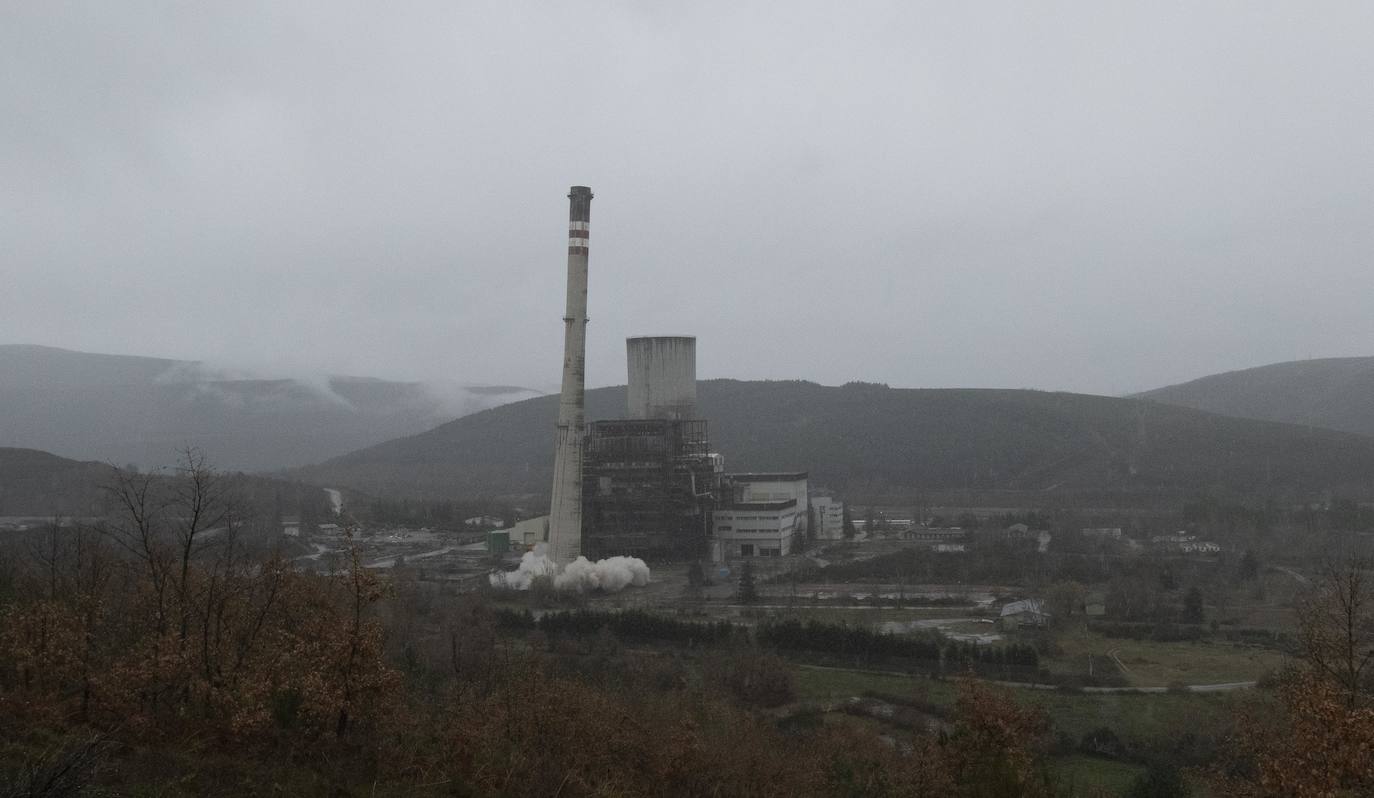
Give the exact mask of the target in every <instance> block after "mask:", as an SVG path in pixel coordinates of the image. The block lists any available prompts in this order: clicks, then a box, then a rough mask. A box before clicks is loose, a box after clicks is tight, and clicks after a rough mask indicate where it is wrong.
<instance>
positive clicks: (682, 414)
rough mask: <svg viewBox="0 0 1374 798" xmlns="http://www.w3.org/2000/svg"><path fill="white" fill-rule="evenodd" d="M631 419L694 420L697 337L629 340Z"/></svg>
mask: <svg viewBox="0 0 1374 798" xmlns="http://www.w3.org/2000/svg"><path fill="white" fill-rule="evenodd" d="M625 349H626V361H627V363H628V364H629V372H630V374H629V377H630V380H629V416H630V418H667V419H690V418H694V417H696V412H697V339H696V338H694V337H692V336H689V335H671V336H645V337H642V338H627V339H625Z"/></svg>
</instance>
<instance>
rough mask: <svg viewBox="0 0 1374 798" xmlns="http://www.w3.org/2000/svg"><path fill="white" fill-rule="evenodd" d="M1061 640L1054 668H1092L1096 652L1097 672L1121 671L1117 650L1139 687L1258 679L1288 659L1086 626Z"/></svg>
mask: <svg viewBox="0 0 1374 798" xmlns="http://www.w3.org/2000/svg"><path fill="white" fill-rule="evenodd" d="M1056 642H1057V643H1058V645H1059V647H1060V649H1061V653H1059V654H1058V655H1056V656H1054V657H1052V658H1047V659H1046V660H1045V662H1044V664H1045V665H1046V667H1048V668H1049V669H1050V670H1051V671H1053V672H1055V673H1076V674H1082V673H1087V671H1088V658H1089V656H1090V655H1091V657H1092V659H1093V668H1094V670H1095V672H1096V673H1098V674H1103V673H1112V672H1118V671H1117V667H1116V665H1115V664H1114V663H1113V661H1112V659H1111V657H1110V656H1109V654H1111V653H1115V654H1116V657H1117V658H1118V659H1120V661H1121V664H1122V665H1123V666H1125V669H1126V670H1125V672H1124V673H1123V675H1124V676H1125V678H1126V681H1127V683H1128V684H1130V685H1131V686H1134V687H1168V686H1170V685H1173V684H1219V683H1224V682H1247V681H1255V680H1257V679H1259V678H1260V677H1262V676H1264V675H1265V674H1266V673H1269V672H1272V671H1276V670H1278V669H1279V668H1281V667H1283V665H1284V663H1285V661H1286V659H1287V658H1286V657H1285V656H1284V655H1283V654H1282V653H1280V652H1277V651H1273V650H1271V649H1264V648H1257V647H1254V646H1247V645H1238V644H1234V643H1226V642H1206V641H1198V642H1177V643H1160V642H1155V641H1152V640H1125V639H1116V638H1109V637H1103V636H1102V635H1099V634H1095V633H1092V632H1082V631H1080V632H1075V633H1072V634H1064V635H1060V636H1059V637H1058V638H1057V640H1056Z"/></svg>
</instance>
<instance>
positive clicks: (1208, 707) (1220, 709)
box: [795, 666, 1275, 795]
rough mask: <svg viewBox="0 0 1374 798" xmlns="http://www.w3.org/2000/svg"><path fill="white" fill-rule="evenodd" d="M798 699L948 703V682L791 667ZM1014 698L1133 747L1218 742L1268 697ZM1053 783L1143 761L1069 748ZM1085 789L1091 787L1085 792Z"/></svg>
mask: <svg viewBox="0 0 1374 798" xmlns="http://www.w3.org/2000/svg"><path fill="white" fill-rule="evenodd" d="M795 678H796V687H797V694H798V698H799V699H800V700H802V701H808V702H815V703H819V704H823V705H831V704H836V703H839V702H841V701H843V700H845V699H847V698H850V697H852V696H859V695H863V694H865V693H877V694H882V695H890V696H909V697H911V698H915V699H920V700H922V701H928V702H930V703H932V704H935V705H937V706H945V707H952V706H953V704H954V699H955V685H954V683H953V682H950V681H944V680H939V679H929V678H924V677H920V676H901V675H890V674H884V673H881V672H873V671H853V670H841V669H828V668H817V667H810V666H797V667H796V669H795ZM1011 692H1012V696H1013V697H1014V699H1015V700H1016V701H1018V702H1020V703H1022V704H1024V705H1027V706H1035V707H1039V708H1041V709H1043V710H1044V712H1045V714H1046V716H1047V717H1048V718H1049V720H1050V723H1051V724H1052V728H1053V732H1054V733H1055V734H1056V735H1057V736H1059V737H1062V738H1067V739H1068V740H1070V741H1075V742H1076V741H1078V740H1081V739H1082V738H1083V736H1084V735H1086V734H1088V733H1089V732H1092V731H1095V730H1098V729H1103V728H1106V729H1110V730H1111V731H1112V732H1113V733H1115V734H1116V735H1117V736H1118V737H1119V738H1120V739H1121V740H1122V741H1124V742H1126V743H1127V744H1129V745H1131V746H1132V747H1134V748H1141V749H1149V750H1176V749H1177V747H1178V746H1179V745H1180V743H1181V742H1182V741H1183V739H1184V738H1185V737H1186V736H1191V737H1194V738H1199V739H1202V740H1210V741H1213V742H1215V741H1220V740H1223V739H1225V738H1226V737H1227V736H1228V735H1229V734H1230V732H1231V722H1232V719H1233V718H1234V717H1236V714H1237V711H1238V710H1239V709H1240V708H1241V707H1245V708H1247V709H1250V710H1252V711H1256V712H1259V713H1261V714H1262V713H1263V712H1264V711H1265V710H1266V709H1268V708H1272V706H1273V704H1274V701H1275V699H1274V697H1273V696H1272V694H1270V693H1269V692H1267V691H1263V690H1237V691H1233V692H1220V693H1190V692H1167V693H1086V692H1068V691H1060V690H1032V689H1013V690H1012V691H1011ZM1050 767H1051V769H1052V770H1053V771H1054V773H1055V775H1056V777H1058V779H1059V782H1060V783H1061V784H1062V785H1064V786H1065V787H1072V788H1074V790H1076V791H1078V792H1079V793H1081V792H1083V791H1087V790H1094V789H1100V790H1103V791H1105V792H1106V793H1107V794H1109V795H1117V794H1121V793H1123V792H1124V791H1125V790H1126V788H1127V787H1128V786H1129V785H1130V783H1131V782H1132V781H1133V780H1134V779H1135V778H1136V777H1137V776H1138V775H1140V774H1141V773H1143V772H1144V770H1145V769H1144V767H1143V766H1141V765H1138V764H1135V763H1132V762H1122V761H1115V760H1111V759H1104V758H1101V757H1096V756H1087V755H1082V754H1070V755H1067V756H1058V757H1054V758H1052V759H1051V760H1050ZM1090 794H1091V793H1090Z"/></svg>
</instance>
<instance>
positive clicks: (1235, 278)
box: [0, 0, 1374, 393]
mask: <svg viewBox="0 0 1374 798" xmlns="http://www.w3.org/2000/svg"><path fill="white" fill-rule="evenodd" d="M254 6H256V7H254ZM573 184H585V185H589V186H591V187H592V189H593V191H594V192H595V194H596V199H595V201H594V202H593V203H592V237H591V295H590V297H591V298H590V303H589V304H590V311H589V315H590V316H591V319H592V323H591V326H590V328H589V336H588V353H587V357H588V370H589V373H588V384H589V385H604V384H613V383H623V382H624V380H625V366H624V356H625V349H624V338H625V337H626V336H628V335H642V334H655V333H658V334H693V335H696V336H697V337H698V341H699V344H698V349H699V352H698V373H699V375H700V376H702V377H737V378H744V379H758V378H771V379H791V378H803V379H810V380H815V381H818V382H822V383H827V384H835V383H841V382H845V381H847V380H852V379H864V380H872V381H883V382H888V383H890V384H892V385H894V386H903V387H954V386H1000V387H1034V388H1046V389H1066V390H1076V391H1087V392H1096V393H1124V392H1128V391H1133V390H1138V389H1145V388H1150V387H1155V386H1157V385H1162V384H1166V383H1171V382H1178V381H1182V380H1185V379H1190V378H1193V377H1197V376H1201V375H1204V374H1207V373H1212V372H1216V371H1226V370H1231V369H1235V368H1242V367H1247V366H1253V365H1260V364H1264V363H1269V362H1275V361H1281V360H1291V359H1298V358H1305V357H1328V356H1342V355H1374V312H1371V298H1374V290H1372V289H1374V257H1372V256H1374V4H1371V3H1367V2H1358V3H1349V4H1337V3H1314V2H1292V3H1287V4H1277V3H1258V2H1236V3H1227V4H1220V3H1199V2H1182V3H1177V4H1168V3H1161V2H1141V3H1136V4H1130V7H1127V4H1123V3H1097V2H1090V1H1089V0H1081V2H1075V3H1065V4H1054V3H982V4H972V3H958V2H954V3H951V2H932V3H915V2H909V1H908V2H898V3H891V4H882V3H844V4H841V3H825V4H802V3H796V2H788V3H769V4H763V3H758V4H750V3H738V2H729V3H705V2H698V3H667V2H662V3H649V2H633V3H590V2H584V3H552V2H550V3H541V4H517V3H510V2H494V3H487V4H483V3H466V2H454V1H453V0H445V2H436V3H432V4H431V3H421V2H402V3H346V2H316V3H290V2H282V1H281V0H272V2H265V3H261V4H250V3H247V2H223V3H181V2H169V3H142V2H118V3H109V2H89V3H60V2H55V1H54V0H32V1H31V2H25V1H23V0H19V1H17V2H7V3H4V4H3V5H2V6H0V343H39V344H48V345H53V346H62V347H68V348H73V349H82V350H88V351H98V352H117V353H126V354H146V355H157V356H164V357H175V358H187V359H208V360H211V361H214V362H221V363H228V364H234V365H239V366H243V365H253V366H261V367H273V368H292V369H311V370H326V371H333V372H344V373H351V374H360V375H370V376H380V377H389V378H453V379H460V380H465V381H469V382H475V383H517V384H525V385H531V386H535V387H542V388H548V387H551V386H556V385H557V382H558V371H559V364H560V362H561V356H562V353H561V347H562V322H561V319H560V317H561V316H562V312H563V292H564V288H565V286H564V274H565V257H566V248H565V247H566V220H567V199H566V194H567V189H568V186H570V185H573Z"/></svg>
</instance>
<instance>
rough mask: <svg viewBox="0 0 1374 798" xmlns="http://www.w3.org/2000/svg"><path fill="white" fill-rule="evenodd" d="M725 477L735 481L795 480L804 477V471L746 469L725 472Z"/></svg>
mask: <svg viewBox="0 0 1374 798" xmlns="http://www.w3.org/2000/svg"><path fill="white" fill-rule="evenodd" d="M725 476H726V477H728V478H730V479H733V480H735V481H736V482H796V481H797V480H799V479H806V472H805V471H757V472H755V471H748V472H744V473H736V474H725Z"/></svg>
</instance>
